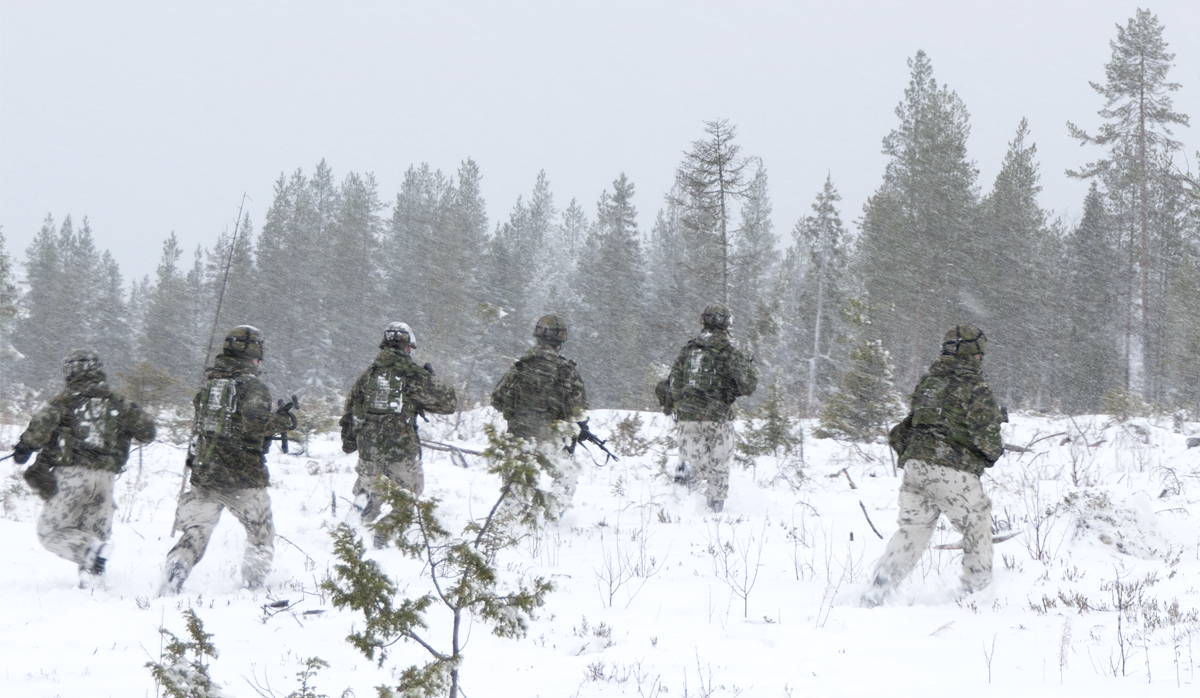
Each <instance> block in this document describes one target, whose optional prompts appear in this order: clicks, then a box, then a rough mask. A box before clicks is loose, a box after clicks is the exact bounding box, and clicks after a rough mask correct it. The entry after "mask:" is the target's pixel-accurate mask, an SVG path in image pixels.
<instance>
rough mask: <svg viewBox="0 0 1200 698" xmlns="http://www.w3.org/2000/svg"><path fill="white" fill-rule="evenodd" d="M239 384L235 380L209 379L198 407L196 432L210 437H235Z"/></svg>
mask: <svg viewBox="0 0 1200 698" xmlns="http://www.w3.org/2000/svg"><path fill="white" fill-rule="evenodd" d="M237 393H238V382H237V380H235V379H233V378H209V379H208V383H207V384H206V385H205V386H204V391H203V392H202V393H201V394H200V395H201V397H200V404H199V405H197V407H196V432H197V435H199V434H203V435H205V436H209V437H226V438H228V437H230V436H233V435H234V434H233V416H234V415H235V414H237Z"/></svg>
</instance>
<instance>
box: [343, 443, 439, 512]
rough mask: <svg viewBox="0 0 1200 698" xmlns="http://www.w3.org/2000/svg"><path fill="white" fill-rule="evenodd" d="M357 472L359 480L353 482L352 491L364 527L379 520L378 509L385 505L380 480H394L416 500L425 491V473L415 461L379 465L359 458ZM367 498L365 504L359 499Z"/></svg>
mask: <svg viewBox="0 0 1200 698" xmlns="http://www.w3.org/2000/svg"><path fill="white" fill-rule="evenodd" d="M354 471H355V472H356V473H358V479H356V480H355V481H354V487H353V489H351V490H350V491H351V493H352V494H353V495H354V499H355V506H356V507H358V506H359V505H360V504H361V508H362V522H363V523H371V522H372V521H374V520H375V519H376V518H378V516H379V509H380V507H381V506H382V505H383V493H382V490H381V488H380V484H381V483H380V481H379V478H380V477H385V478H387V479H388V480H391V481H392V482H393V483H394V484H396V485H398V486H400V487H403V488H404V489H406V490H408V491H409V492H412V493H413V496H416V497H420V496H421V493H422V492H424V491H425V472H424V471H423V470H422V469H421V461H419V460H416V459H406V460H402V461H396V462H380V461H367V460H363V459H362V458H359V459H358V465H356V466H355V467H354ZM364 494H365V495H366V502H365V503H363V502H360V501H359V498H360V496H361V495H364Z"/></svg>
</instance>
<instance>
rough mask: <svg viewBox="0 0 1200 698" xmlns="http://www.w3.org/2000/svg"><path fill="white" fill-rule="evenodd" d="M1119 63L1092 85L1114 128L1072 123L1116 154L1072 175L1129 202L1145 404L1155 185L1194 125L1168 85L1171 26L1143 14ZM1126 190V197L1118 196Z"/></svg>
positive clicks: (1134, 352)
mask: <svg viewBox="0 0 1200 698" xmlns="http://www.w3.org/2000/svg"><path fill="white" fill-rule="evenodd" d="M1109 45H1110V46H1111V47H1112V59H1111V60H1110V61H1109V62H1108V63H1107V64H1106V65H1105V76H1106V80H1107V82H1106V83H1105V84H1104V85H1100V84H1098V83H1094V82H1093V83H1090V84H1091V86H1092V89H1094V90H1096V92H1097V93H1099V94H1100V95H1102V96H1103V97H1104V99H1105V104H1104V108H1103V109H1101V110H1100V112H1099V114H1100V117H1101V118H1103V119H1105V120H1106V122H1107V123H1105V124H1104V125H1102V126H1101V127H1100V130H1099V131H1098V132H1097V133H1096V134H1095V135H1091V134H1089V133H1087V132H1086V131H1084V130H1083V129H1081V128H1079V127H1078V126H1075V125H1074V124H1071V123H1068V124H1067V128H1068V130H1069V132H1070V134H1071V136H1072V137H1073V138H1076V139H1078V140H1079V141H1080V143H1081V144H1092V145H1099V146H1104V147H1107V148H1108V157H1106V158H1103V159H1101V160H1097V161H1095V162H1091V163H1088V164H1087V165H1085V166H1083V167H1082V168H1080V169H1079V170H1073V171H1072V170H1068V172H1067V174H1068V175H1070V176H1072V177H1079V178H1085V179H1090V178H1093V177H1098V176H1099V177H1102V179H1103V180H1104V182H1105V184H1106V186H1107V187H1108V189H1109V191H1110V193H1113V194H1117V195H1118V196H1119V197H1120V198H1122V199H1124V201H1125V202H1127V203H1128V205H1129V206H1128V210H1129V214H1130V215H1129V220H1128V222H1129V230H1130V233H1131V240H1130V242H1131V243H1132V244H1131V249H1130V252H1131V254H1130V261H1131V265H1130V267H1129V269H1128V272H1129V275H1130V277H1131V278H1132V279H1133V280H1134V283H1135V284H1136V285H1135V286H1134V287H1133V288H1132V289H1131V293H1130V294H1129V299H1128V310H1127V312H1128V318H1127V325H1126V330H1125V331H1126V346H1127V349H1126V366H1127V378H1126V380H1127V388H1128V390H1129V391H1130V392H1131V393H1133V394H1135V395H1137V396H1140V397H1145V396H1146V393H1147V388H1148V386H1147V366H1146V361H1147V356H1146V352H1147V349H1148V343H1149V341H1150V339H1151V335H1152V328H1151V324H1150V323H1151V312H1152V310H1151V308H1152V305H1153V303H1154V302H1156V300H1157V299H1156V298H1154V297H1153V293H1152V286H1151V276H1152V273H1153V271H1152V266H1153V265H1154V258H1153V249H1152V248H1153V247H1154V246H1155V243H1154V240H1153V239H1154V238H1155V237H1156V236H1157V235H1158V234H1159V231H1158V230H1157V229H1156V226H1155V221H1154V211H1155V208H1154V205H1153V202H1152V199H1151V197H1152V192H1151V189H1152V186H1153V184H1152V182H1153V180H1154V179H1155V178H1156V177H1157V176H1158V175H1159V173H1160V171H1162V170H1163V169H1164V168H1165V166H1164V165H1163V164H1162V163H1164V162H1166V161H1167V160H1168V158H1169V156H1170V154H1171V153H1173V152H1175V151H1176V150H1178V149H1179V148H1180V147H1181V144H1180V143H1179V142H1178V141H1176V140H1174V139H1173V138H1171V136H1172V135H1173V134H1172V131H1171V128H1172V127H1173V126H1176V125H1181V126H1187V125H1188V117H1187V115H1185V114H1181V113H1178V112H1175V111H1173V110H1172V103H1171V97H1170V93H1171V92H1175V91H1176V90H1178V89H1179V87H1180V85H1179V84H1178V83H1174V82H1168V81H1167V73H1168V72H1169V71H1170V69H1171V67H1172V65H1173V64H1172V61H1174V59H1175V54H1173V53H1168V52H1167V42H1166V41H1164V40H1163V26H1162V25H1161V24H1159V22H1158V17H1157V16H1155V15H1153V14H1151V13H1150V11H1149V10H1141V9H1139V10H1138V11H1137V14H1136V15H1135V16H1134V17H1132V18H1130V19H1129V21H1128V23H1127V24H1126V26H1124V27H1122V26H1120V25H1117V38H1116V40H1115V41H1111V42H1109ZM1118 190H1123V191H1121V192H1120V193H1118Z"/></svg>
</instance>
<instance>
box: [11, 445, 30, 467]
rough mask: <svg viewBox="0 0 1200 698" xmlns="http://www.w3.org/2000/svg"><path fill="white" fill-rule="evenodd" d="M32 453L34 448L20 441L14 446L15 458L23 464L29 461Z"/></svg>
mask: <svg viewBox="0 0 1200 698" xmlns="http://www.w3.org/2000/svg"><path fill="white" fill-rule="evenodd" d="M32 455H33V449H32V448H30V447H28V446H26V445H25V444H23V443H21V442H20V441H18V442H17V445H16V446H13V460H14V461H16V462H17V463H19V464H21V465H25V464H26V463H28V462H29V457H30V456H32Z"/></svg>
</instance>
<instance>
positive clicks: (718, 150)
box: [673, 119, 761, 304]
mask: <svg viewBox="0 0 1200 698" xmlns="http://www.w3.org/2000/svg"><path fill="white" fill-rule="evenodd" d="M704 131H705V133H706V134H708V138H707V139H703V140H698V141H694V142H693V143H692V149H691V150H690V151H688V152H687V153H685V154H684V158H683V162H682V163H680V165H679V168H678V170H677V171H676V175H675V180H676V188H675V189H674V190H673V195H674V196H676V197H677V198H676V200H675V203H676V204H677V205H678V206H679V208H680V218H679V221H680V224H681V228H682V231H683V233H684V236H685V238H686V239H687V243H686V245H685V248H684V249H685V253H686V262H685V263H686V265H687V267H688V269H687V271H688V273H689V274H690V275H692V276H694V277H695V281H696V282H697V284H698V286H699V288H698V289H697V290H698V291H699V293H700V294H701V295H707V297H708V298H709V299H710V300H709V301H708V302H713V301H720V302H722V303H725V304H728V303H729V302H730V288H731V286H732V283H733V280H734V277H733V274H734V263H735V260H734V256H735V249H734V242H735V237H736V236H737V235H738V234H739V229H738V226H739V222H740V221H739V217H738V211H737V210H736V208H735V205H736V204H737V203H739V202H744V201H745V200H746V199H747V198H748V197H749V196H750V195H751V193H752V191H753V187H754V183H755V181H756V177H757V175H756V170H757V169H758V168H759V167H760V163H759V162H758V160H757V159H756V158H751V157H747V156H745V155H742V152H741V146H739V145H737V144H736V143H734V139H735V138H736V136H737V128H736V127H735V126H733V125H732V124H730V123H729V121H728V120H726V119H718V120H716V121H706V122H705V123H704ZM760 186H761V185H760Z"/></svg>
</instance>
